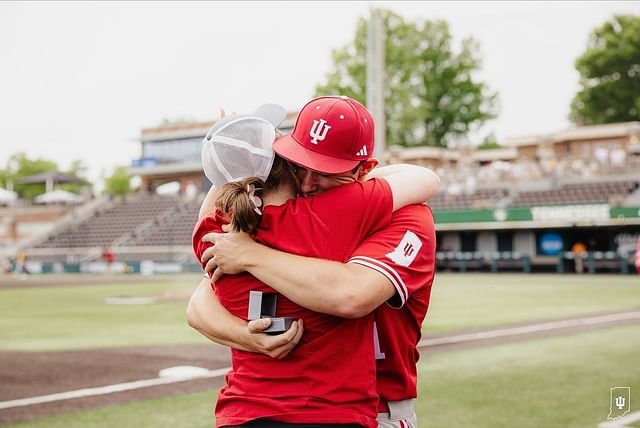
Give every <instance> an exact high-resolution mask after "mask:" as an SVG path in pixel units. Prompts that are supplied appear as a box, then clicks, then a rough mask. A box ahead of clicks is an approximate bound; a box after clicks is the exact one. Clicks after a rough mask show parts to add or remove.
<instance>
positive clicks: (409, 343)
mask: <svg viewBox="0 0 640 428" xmlns="http://www.w3.org/2000/svg"><path fill="white" fill-rule="evenodd" d="M435 250H436V239H435V225H434V221H433V214H432V213H431V209H430V208H429V207H427V206H425V205H411V206H408V207H404V208H402V209H400V210H398V211H396V212H395V213H394V214H393V216H392V217H391V224H390V225H389V226H387V227H386V228H384V229H383V230H381V231H379V232H377V233H375V234H374V235H373V236H371V237H369V238H367V240H366V241H365V242H363V243H362V244H361V245H360V246H359V247H358V249H356V250H355V251H354V252H353V255H352V257H351V258H350V259H349V263H358V264H361V265H364V266H367V267H370V268H372V269H375V270H376V271H378V272H380V273H381V274H383V275H385V276H386V277H387V278H388V279H389V281H390V282H391V283H392V284H393V286H394V287H395V289H396V295H395V296H394V297H393V298H392V299H390V300H389V301H388V302H387V304H385V305H382V306H380V307H379V308H378V309H376V310H375V311H374V317H375V332H376V334H374V337H375V336H376V335H377V342H378V344H377V345H376V361H377V385H378V386H377V390H378V394H379V396H380V399H381V400H383V401H399V400H406V399H409V398H415V397H416V396H417V385H416V384H417V373H416V363H417V361H418V358H420V354H419V352H418V350H417V348H416V345H417V344H418V342H419V341H420V337H421V328H422V321H423V320H424V318H425V316H426V314H427V309H428V307H429V298H430V296H431V284H432V283H433V278H434V274H435ZM383 408H384V407H381V408H380V409H381V410H382V409H383Z"/></svg>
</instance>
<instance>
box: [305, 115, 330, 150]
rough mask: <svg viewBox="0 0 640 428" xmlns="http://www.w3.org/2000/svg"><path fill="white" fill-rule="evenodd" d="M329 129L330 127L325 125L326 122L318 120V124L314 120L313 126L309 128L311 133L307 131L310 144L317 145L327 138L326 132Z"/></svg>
mask: <svg viewBox="0 0 640 428" xmlns="http://www.w3.org/2000/svg"><path fill="white" fill-rule="evenodd" d="M330 129H331V127H330V126H329V125H327V121H326V120H324V119H320V121H319V122H318V121H317V120H314V121H313V126H311V131H309V136H310V137H311V143H312V144H318V141H324V139H325V138H326V137H327V132H329V130H330Z"/></svg>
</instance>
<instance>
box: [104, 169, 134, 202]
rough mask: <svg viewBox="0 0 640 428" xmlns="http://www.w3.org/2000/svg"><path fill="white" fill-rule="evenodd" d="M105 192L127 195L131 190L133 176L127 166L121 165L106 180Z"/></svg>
mask: <svg viewBox="0 0 640 428" xmlns="http://www.w3.org/2000/svg"><path fill="white" fill-rule="evenodd" d="M104 192H105V193H108V194H111V195H118V196H125V195H126V194H128V193H129V192H131V177H130V176H129V170H128V169H127V167H126V166H119V167H116V168H115V169H114V170H113V174H111V176H110V177H107V178H106V179H105V182H104Z"/></svg>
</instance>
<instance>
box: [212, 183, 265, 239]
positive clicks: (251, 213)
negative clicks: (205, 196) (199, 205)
mask: <svg viewBox="0 0 640 428" xmlns="http://www.w3.org/2000/svg"><path fill="white" fill-rule="evenodd" d="M263 191H264V182H263V181H262V180H261V179H259V178H257V177H248V178H244V179H242V180H240V181H236V182H231V183H226V184H225V185H223V186H222V188H221V189H220V191H219V192H218V194H217V196H216V202H215V204H216V208H217V209H218V210H219V211H221V212H222V213H223V214H224V215H225V216H227V218H228V219H229V220H230V222H231V227H232V228H233V230H234V231H236V232H237V231H242V232H246V233H249V234H252V235H253V234H255V232H256V230H257V229H258V225H259V224H260V218H261V217H262V206H263V203H262V194H263Z"/></svg>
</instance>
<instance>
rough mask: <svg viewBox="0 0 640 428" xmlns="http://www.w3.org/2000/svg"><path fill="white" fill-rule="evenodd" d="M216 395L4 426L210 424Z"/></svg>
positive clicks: (171, 427) (207, 427) (183, 427)
mask: <svg viewBox="0 0 640 428" xmlns="http://www.w3.org/2000/svg"><path fill="white" fill-rule="evenodd" d="M216 396H217V392H214V391H204V392H199V393H195V394H187V395H175V396H168V397H163V398H158V399H154V400H146V401H138V402H135V403H131V404H125V405H120V406H109V407H103V408H100V409H95V410H90V411H85V412H76V413H67V414H65V415H60V416H53V417H49V418H43V419H37V420H34V421H30V422H23V423H19V424H13V425H7V426H6V428H9V427H14V428H18V427H20V428H27V427H28V428H71V427H77V428H104V427H136V428H144V427H149V428H150V427H167V428H196V427H198V428H211V427H212V426H213V405H214V402H215V400H216Z"/></svg>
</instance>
